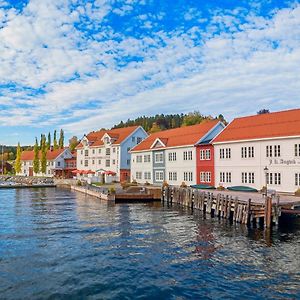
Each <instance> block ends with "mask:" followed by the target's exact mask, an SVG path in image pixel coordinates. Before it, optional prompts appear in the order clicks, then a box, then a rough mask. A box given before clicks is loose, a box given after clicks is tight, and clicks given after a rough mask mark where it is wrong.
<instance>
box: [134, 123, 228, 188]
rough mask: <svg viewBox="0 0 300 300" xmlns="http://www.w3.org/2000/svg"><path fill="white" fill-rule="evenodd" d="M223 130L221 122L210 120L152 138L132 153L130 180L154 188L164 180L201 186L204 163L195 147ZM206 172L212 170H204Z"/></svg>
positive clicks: (170, 182)
mask: <svg viewBox="0 0 300 300" xmlns="http://www.w3.org/2000/svg"><path fill="white" fill-rule="evenodd" d="M223 128H224V125H223V124H222V123H221V122H219V121H218V120H210V121H205V122H203V123H201V124H198V125H193V126H187V127H181V128H175V129H170V130H164V131H161V132H158V133H154V134H152V135H150V136H149V137H148V138H147V139H145V140H144V141H143V142H142V143H141V144H139V145H137V146H136V147H134V148H133V149H132V151H131V153H132V157H131V180H136V181H137V182H139V183H146V182H148V183H151V184H155V185H161V184H162V183H163V182H164V181H167V182H168V183H169V184H171V185H181V184H182V183H183V182H184V183H185V184H187V185H191V184H196V183H198V172H199V178H200V172H201V171H202V169H201V168H203V167H204V164H203V163H202V162H200V158H199V159H198V156H197V151H198V150H197V147H195V146H197V145H201V143H205V144H207V143H208V141H210V140H211V139H212V137H214V136H215V135H216V134H218V133H219V132H220V131H221V130H222V129H223ZM199 147H201V146H199ZM199 153H200V150H199ZM212 163H213V160H212ZM207 170H210V169H207V168H206V167H205V168H204V171H205V172H208V171H207ZM211 178H213V177H212V176H211ZM207 184H212V182H209V183H207Z"/></svg>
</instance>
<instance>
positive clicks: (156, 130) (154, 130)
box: [149, 122, 161, 133]
mask: <svg viewBox="0 0 300 300" xmlns="http://www.w3.org/2000/svg"><path fill="white" fill-rule="evenodd" d="M159 131H161V129H160V127H159V125H158V124H157V123H156V122H154V123H153V124H152V127H151V129H150V130H149V133H155V132H159Z"/></svg>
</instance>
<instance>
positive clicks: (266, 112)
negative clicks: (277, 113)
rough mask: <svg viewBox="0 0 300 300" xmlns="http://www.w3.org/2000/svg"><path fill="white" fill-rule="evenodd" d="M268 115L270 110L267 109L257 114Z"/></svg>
mask: <svg viewBox="0 0 300 300" xmlns="http://www.w3.org/2000/svg"><path fill="white" fill-rule="evenodd" d="M268 113H270V110H269V109H265V108H263V109H261V110H259V111H258V112H257V114H258V115H263V114H268Z"/></svg>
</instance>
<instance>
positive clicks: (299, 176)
mask: <svg viewBox="0 0 300 300" xmlns="http://www.w3.org/2000/svg"><path fill="white" fill-rule="evenodd" d="M295 186H300V173H295Z"/></svg>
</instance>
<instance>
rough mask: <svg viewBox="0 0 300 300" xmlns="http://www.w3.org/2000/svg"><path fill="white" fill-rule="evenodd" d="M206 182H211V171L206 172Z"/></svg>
mask: <svg viewBox="0 0 300 300" xmlns="http://www.w3.org/2000/svg"><path fill="white" fill-rule="evenodd" d="M205 182H207V183H210V182H211V172H206V173H205Z"/></svg>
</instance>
